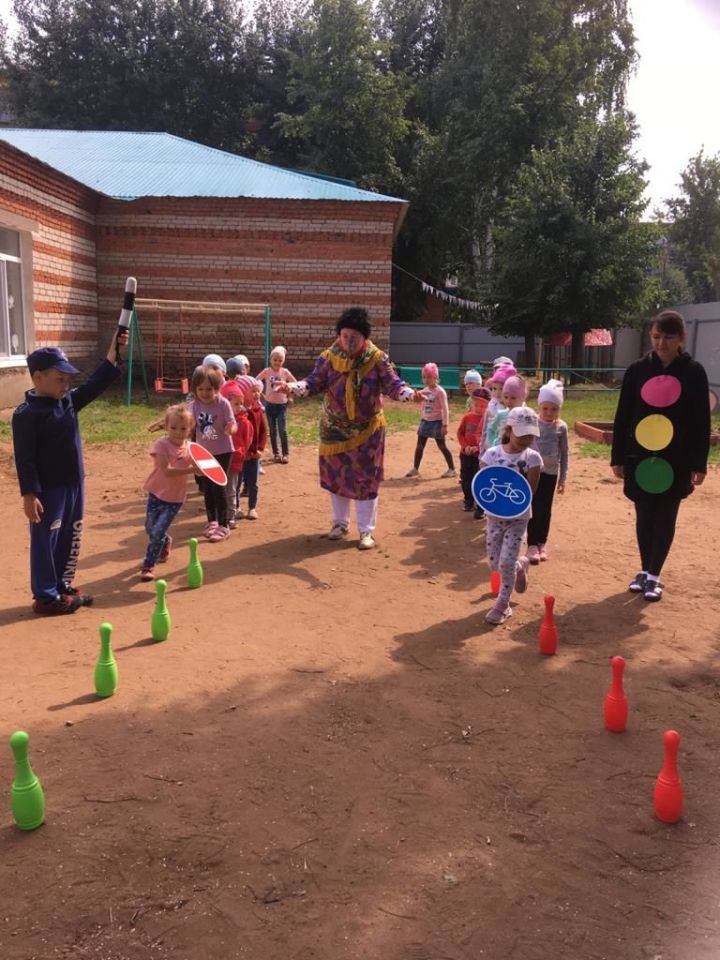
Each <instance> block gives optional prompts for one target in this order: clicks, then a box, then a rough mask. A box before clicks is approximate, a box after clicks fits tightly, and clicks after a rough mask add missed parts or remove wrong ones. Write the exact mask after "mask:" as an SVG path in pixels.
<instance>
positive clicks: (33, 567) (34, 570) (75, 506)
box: [12, 333, 127, 616]
mask: <svg viewBox="0 0 720 960" xmlns="http://www.w3.org/2000/svg"><path fill="white" fill-rule="evenodd" d="M118 342H119V343H120V344H123V343H126V342H127V334H121V335H120V337H119V340H118V335H117V333H116V334H115V335H114V336H113V340H112V343H111V345H110V350H109V351H108V355H107V359H106V360H103V362H102V363H101V364H100V366H99V367H98V368H97V370H95V372H94V373H93V374H92V375H91V376H90V377H89V378H88V379H87V380H86V381H85V383H83V384H81V385H80V386H79V387H76V388H75V389H74V390H70V377H71V376H72V375H73V374H74V373H79V371H78V370H76V369H75V367H73V366H72V364H71V363H69V362H68V358H67V357H66V356H65V354H64V353H63V352H62V350H59V349H58V348H57V347H41V348H40V349H39V350H34V351H33V352H32V353H31V354H29V356H28V358H27V364H28V369H29V370H30V375H31V377H32V381H33V384H34V387H33V389H32V390H28V391H27V393H26V394H25V402H24V403H21V404H20V406H19V407H18V408H17V409H16V410H15V412H14V413H13V418H12V430H13V445H14V448H15V467H16V469H17V475H18V480H19V482H20V493H21V494H22V498H23V510H24V511H25V516H26V517H27V518H28V520H29V521H30V587H31V590H32V595H33V610H34V611H35V613H39V614H42V615H45V616H54V615H56V614H63V613H75V611H76V610H77V609H78V608H79V607H83V606H89V605H90V604H91V603H92V597H90V596H87V595H83V594H81V593H80V592H79V591H78V590H76V589H75V588H74V587H73V586H72V580H73V577H74V576H75V569H76V567H77V562H78V556H79V554H80V540H81V537H82V524H83V477H84V469H83V457H82V445H81V442H80V430H79V428H78V421H77V411H78V410H81V409H82V408H83V407H85V406H87V404H88V403H90V401H91V400H95V398H96V397H98V396H99V395H100V394H101V393H102V392H103V391H104V390H105V389H106V388H107V387H108V386H110V384H111V383H112V382H113V381H114V380H116V379H117V377H118V376H119V375H120V371H119V369H118V366H117V345H118Z"/></svg>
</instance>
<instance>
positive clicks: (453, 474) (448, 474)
mask: <svg viewBox="0 0 720 960" xmlns="http://www.w3.org/2000/svg"><path fill="white" fill-rule="evenodd" d="M456 476H457V470H454V469H453V468H452V467H450V468H449V469H448V470H446V471H445V473H443V474H442V477H443V479H445V478H446V477H456Z"/></svg>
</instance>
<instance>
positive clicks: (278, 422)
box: [265, 403, 288, 457]
mask: <svg viewBox="0 0 720 960" xmlns="http://www.w3.org/2000/svg"><path fill="white" fill-rule="evenodd" d="M265 415H266V416H267V421H268V427H269V429H270V443H271V445H272V452H273V453H274V454H275V456H277V454H278V438H277V435H278V433H279V434H280V447H281V449H282V452H283V456H285V457H286V456H287V455H288V435H287V404H286V403H266V404H265Z"/></svg>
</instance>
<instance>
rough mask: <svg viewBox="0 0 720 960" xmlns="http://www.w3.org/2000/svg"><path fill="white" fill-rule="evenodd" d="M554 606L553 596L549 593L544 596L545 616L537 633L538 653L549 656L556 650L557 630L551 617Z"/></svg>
mask: <svg viewBox="0 0 720 960" xmlns="http://www.w3.org/2000/svg"><path fill="white" fill-rule="evenodd" d="M554 606H555V597H551V596H550V595H549V594H548V596H546V597H545V617H544V619H543V622H542V625H541V627H540V633H539V634H538V643H539V644H540V653H544V654H545V656H546V657H551V656H552V655H553V654H554V653H555V651H556V650H557V645H558V632H557V627H556V626H555V618H554V617H553V607H554Z"/></svg>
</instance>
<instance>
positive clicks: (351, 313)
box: [335, 307, 370, 340]
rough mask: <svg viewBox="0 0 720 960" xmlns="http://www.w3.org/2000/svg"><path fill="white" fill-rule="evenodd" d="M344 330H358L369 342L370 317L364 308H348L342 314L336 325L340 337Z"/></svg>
mask: <svg viewBox="0 0 720 960" xmlns="http://www.w3.org/2000/svg"><path fill="white" fill-rule="evenodd" d="M343 329H349V330H357V332H358V333H360V334H362V335H363V337H365V339H366V340H367V339H368V337H369V336H370V315H369V314H368V312H367V310H365V309H364V307H348V309H347V310H343V312H342V313H341V314H340V318H339V320H338V322H337V323H336V324H335V333H337V335H338V336H339V335H340V331H341V330H343Z"/></svg>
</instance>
